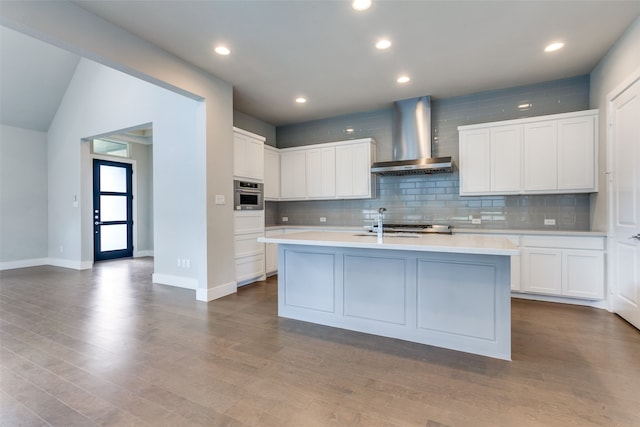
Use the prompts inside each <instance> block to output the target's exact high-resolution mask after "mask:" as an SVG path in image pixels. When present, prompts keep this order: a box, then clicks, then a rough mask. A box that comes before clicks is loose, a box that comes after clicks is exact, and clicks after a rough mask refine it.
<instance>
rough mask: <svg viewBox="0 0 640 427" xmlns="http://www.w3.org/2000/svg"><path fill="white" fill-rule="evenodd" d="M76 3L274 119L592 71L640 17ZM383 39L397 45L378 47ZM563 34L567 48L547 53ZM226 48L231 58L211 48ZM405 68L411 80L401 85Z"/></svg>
mask: <svg viewBox="0 0 640 427" xmlns="http://www.w3.org/2000/svg"><path fill="white" fill-rule="evenodd" d="M74 3H75V4H77V5H79V6H81V7H82V8H84V9H86V10H88V11H90V12H92V13H94V14H96V15H98V16H100V17H102V18H104V19H106V20H107V21H110V22H112V23H114V24H116V25H118V26H120V27H122V28H124V29H126V30H128V31H129V32H131V33H134V34H136V35H138V36H139V37H141V38H143V39H145V40H147V41H149V42H151V43H153V44H156V45H158V46H159V47H161V48H163V49H164V50H166V51H168V52H171V53H173V54H174V55H176V56H178V57H180V58H182V59H184V60H186V61H187V62H190V63H192V64H194V65H196V66H197V67H200V68H202V69H204V70H206V71H208V72H210V73H212V74H214V75H216V76H218V77H220V78H222V79H223V80H226V81H228V82H230V83H231V84H233V86H234V108H235V109H237V110H240V111H242V112H244V113H247V114H250V115H252V116H255V117H256V118H259V119H261V120H264V121H266V122H269V123H272V124H274V125H282V124H289V123H296V122H302V121H307V120H313V119H319V118H324V117H330V116H335V115H340V114H346V113H353V112H359V111H368V110H374V109H377V108H383V107H387V106H389V105H390V103H391V102H392V101H394V100H398V99H405V98H411V97H416V96H422V95H432V96H433V97H435V98H444V97H452V96H457V95H465V94H470V93H476V92H481V91H486V90H494V89H500V88H505V87H512V86H518V85H525V84H530V83H537V82H542V81H548V80H555V79H559V78H565V77H572V76H577V75H583V74H587V73H589V72H590V71H591V70H592V69H593V68H594V67H595V65H596V64H597V63H598V61H599V60H600V59H602V57H603V56H604V55H605V54H606V52H607V51H608V49H609V48H610V47H611V46H612V45H613V44H614V43H615V41H616V40H617V39H618V38H619V37H620V35H621V34H622V33H623V32H624V30H625V29H626V28H628V26H629V25H630V24H631V23H632V22H633V21H634V20H635V19H636V18H638V16H640V1H633V0H632V1H608V0H600V1H580V0H556V1H538V0H536V1H483V0H476V1H456V0H453V1H451V0H448V1H426V0H425V1H418V0H413V1H403V0H394V1H392V0H386V1H383V0H377V1H376V0H374V4H373V6H372V7H371V9H370V10H368V11H365V12H355V11H354V10H352V9H351V6H350V3H351V1H350V0H333V1H331V0H307V1H304V0H298V1H287V0H262V1H240V0H236V1H202V0H200V1H188V0H173V1H161V2H153V3H150V2H146V1H127V0H124V1H111V0H107V1H102V0H91V1H84V0H78V1H74ZM4 34H5V32H4V31H3V33H2V36H3V40H2V55H3V56H2V62H3V63H4V60H5V58H4V55H5V53H4V51H5V45H7V44H9V43H8V42H6V41H5V40H4ZM383 36H385V37H389V38H390V39H391V40H392V43H393V46H392V47H391V49H389V50H388V51H377V50H376V49H375V48H374V43H375V41H376V40H377V39H378V38H380V37H383ZM554 40H562V41H564V42H565V43H566V47H565V48H564V49H563V50H561V51H559V52H556V53H554V54H545V53H544V52H543V51H542V49H543V47H544V46H545V45H546V44H547V43H549V42H551V41H554ZM9 42H10V40H9ZM217 43H225V44H227V45H228V46H229V47H230V49H231V50H232V54H231V55H230V56H228V57H220V56H216V55H214V54H212V48H213V47H214V46H215V45H216V44H217ZM29 49H31V48H29ZM31 53H34V54H38V55H41V53H40V52H39V51H38V50H36V49H34V50H33V51H31V50H29V51H23V52H22V55H21V57H22V59H25V60H26V59H28V57H29V56H30V54H31ZM42 63H43V62H42V61H40V64H42ZM2 71H3V74H4V65H3V69H2ZM400 73H408V74H409V75H410V76H411V79H412V80H411V82H410V83H409V84H407V85H404V86H400V85H398V84H397V83H396V82H395V79H396V77H397V76H398V75H399V74H400ZM14 77H15V78H17V79H19V80H24V81H26V79H27V76H26V75H24V74H21V75H17V76H14ZM67 82H68V80H67ZM4 85H5V81H4V77H3V80H2V86H3V89H2V91H3V92H2V97H3V104H5V89H4ZM43 93H44V91H43ZM299 95H304V96H306V97H307V98H308V100H309V101H308V103H307V104H305V105H297V104H295V103H294V98H295V97H297V96H299ZM2 114H3V118H4V114H5V109H4V105H3V110H2ZM3 121H4V120H3Z"/></svg>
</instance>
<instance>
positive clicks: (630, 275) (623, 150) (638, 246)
mask: <svg viewBox="0 0 640 427" xmlns="http://www.w3.org/2000/svg"><path fill="white" fill-rule="evenodd" d="M609 111H610V115H611V117H610V126H611V133H610V137H611V149H612V151H611V153H612V156H611V157H612V164H611V166H612V172H613V174H612V179H613V182H612V191H611V215H612V216H611V219H612V220H611V233H610V235H611V245H610V251H609V252H610V258H609V261H610V262H609V266H610V268H611V269H612V280H613V283H612V287H613V299H612V306H613V311H614V312H615V313H618V314H619V315H620V316H622V317H623V318H624V319H626V320H627V321H629V322H630V323H631V324H632V325H634V326H635V327H636V328H639V329H640V79H638V80H636V81H635V83H634V84H632V85H631V86H629V87H628V88H627V89H626V90H624V91H623V92H622V93H621V94H620V95H618V96H616V97H615V98H614V99H613V100H612V102H611V105H610V110H609Z"/></svg>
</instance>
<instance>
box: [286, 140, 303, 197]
mask: <svg viewBox="0 0 640 427" xmlns="http://www.w3.org/2000/svg"><path fill="white" fill-rule="evenodd" d="M306 182H307V180H306V156H305V152H304V151H302V150H296V151H282V152H280V199H282V200H292V199H304V198H306V196H307V184H306Z"/></svg>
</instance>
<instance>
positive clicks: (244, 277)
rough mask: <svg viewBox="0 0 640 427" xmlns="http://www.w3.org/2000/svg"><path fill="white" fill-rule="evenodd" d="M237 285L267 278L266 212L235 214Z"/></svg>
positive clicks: (239, 212) (241, 212)
mask: <svg viewBox="0 0 640 427" xmlns="http://www.w3.org/2000/svg"><path fill="white" fill-rule="evenodd" d="M234 215H235V217H234V230H235V231H234V240H235V246H234V250H235V263H236V283H237V284H238V286H242V285H246V284H248V283H252V282H254V281H256V280H264V278H265V249H264V243H260V242H258V238H259V237H264V211H236V212H234Z"/></svg>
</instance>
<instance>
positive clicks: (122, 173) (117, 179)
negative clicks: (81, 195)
mask: <svg viewBox="0 0 640 427" xmlns="http://www.w3.org/2000/svg"><path fill="white" fill-rule="evenodd" d="M100 191H116V192H118V193H126V192H127V170H126V169H125V168H123V167H116V166H106V165H100Z"/></svg>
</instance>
